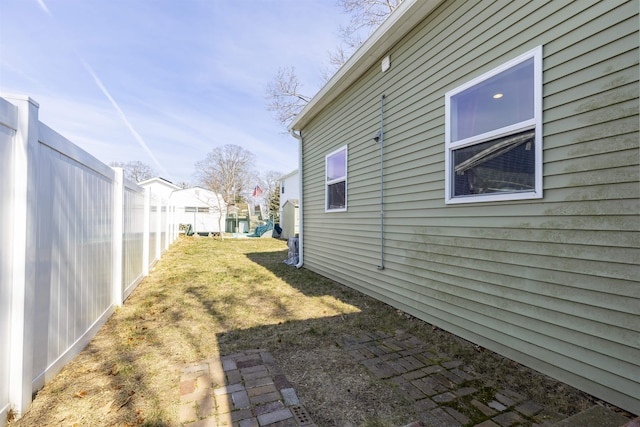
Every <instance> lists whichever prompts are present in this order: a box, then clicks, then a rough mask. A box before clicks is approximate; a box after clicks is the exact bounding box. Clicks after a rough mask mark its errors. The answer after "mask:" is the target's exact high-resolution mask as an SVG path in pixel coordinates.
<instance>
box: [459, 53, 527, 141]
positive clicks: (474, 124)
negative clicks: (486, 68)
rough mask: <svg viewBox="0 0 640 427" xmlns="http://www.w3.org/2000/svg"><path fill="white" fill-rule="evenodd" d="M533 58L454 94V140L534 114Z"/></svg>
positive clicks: (506, 124)
mask: <svg viewBox="0 0 640 427" xmlns="http://www.w3.org/2000/svg"><path fill="white" fill-rule="evenodd" d="M533 79H534V67H533V58H530V59H529V60H527V61H524V62H522V63H520V64H518V65H516V66H514V67H512V68H509V69H508V70H505V71H503V72H501V73H499V74H497V75H495V76H493V77H491V78H488V79H486V80H484V81H482V82H481V83H478V84H476V85H474V86H472V87H470V88H469V89H466V90H464V91H462V92H460V93H458V94H456V95H454V96H452V97H451V123H452V126H451V140H452V141H459V140H462V139H466V138H469V137H471V136H475V135H480V134H483V133H485V132H489V131H492V130H495V129H500V128H503V127H506V126H509V125H512V124H515V123H519V122H523V121H525V120H529V119H532V118H533V117H534V99H533Z"/></svg>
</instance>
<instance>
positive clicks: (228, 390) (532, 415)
mask: <svg viewBox="0 0 640 427" xmlns="http://www.w3.org/2000/svg"><path fill="white" fill-rule="evenodd" d="M338 345H339V346H340V347H341V348H342V349H343V350H344V351H346V352H347V353H348V354H349V355H351V357H352V358H353V360H354V363H361V364H362V365H364V366H365V367H366V368H367V369H368V370H369V372H370V373H371V375H372V376H374V377H376V378H378V379H381V380H383V381H388V382H389V386H390V387H394V388H395V389H396V391H397V392H398V393H402V394H403V395H404V396H405V397H406V398H408V399H410V400H411V401H412V402H413V406H414V408H415V409H416V412H417V413H418V414H419V419H418V420H415V421H414V422H412V423H411V424H408V425H407V426H405V427H454V426H473V427H510V426H530V427H551V426H554V425H556V424H557V423H559V422H561V420H562V418H563V417H562V415H560V414H557V413H554V412H551V411H549V410H548V409H547V408H545V406H544V405H543V404H541V403H543V402H534V401H531V400H527V399H526V398H525V397H523V396H521V395H519V394H518V393H516V392H514V391H511V390H494V389H492V388H490V387H487V386H485V385H484V384H483V383H482V381H481V380H480V379H479V378H477V377H476V376H475V375H474V374H473V373H472V371H471V369H469V368H468V367H466V366H464V365H463V363H462V362H460V361H456V360H455V359H454V358H452V357H451V356H450V355H448V354H445V353H441V352H440V353H437V352H435V351H434V350H433V349H432V348H430V346H429V345H428V344H427V343H425V342H423V341H422V340H420V339H418V338H416V337H415V336H413V335H411V334H409V333H406V332H404V331H396V333H395V334H393V335H389V334H386V333H383V332H373V333H362V334H359V335H356V336H345V337H343V338H342V340H340V342H338ZM607 416H608V415H607ZM605 419H606V417H605ZM620 420H624V417H622V416H620V419H617V421H620ZM639 420H640V419H639ZM639 420H636V421H632V423H633V422H636V423H640V421H639ZM611 421H612V423H611V425H615V426H618V425H619V424H616V421H614V420H613V419H612V420H611ZM180 423H181V424H182V425H183V426H188V427H218V426H229V427H262V426H269V427H317V426H316V424H314V422H313V421H312V420H311V417H310V416H309V414H308V412H307V411H306V410H305V408H304V407H303V406H302V405H301V403H300V400H299V399H298V396H297V394H296V391H295V389H294V387H293V385H292V384H291V383H290V382H289V381H288V380H287V378H286V376H285V375H284V374H283V372H282V370H281V369H280V368H279V367H278V365H277V363H276V361H275V360H274V358H273V356H272V355H271V353H269V352H268V351H267V350H249V351H245V352H241V353H235V354H231V355H227V356H223V357H221V358H214V359H210V360H205V361H202V362H200V363H198V364H195V365H192V366H186V367H184V368H183V369H182V377H181V381H180ZM632 425H633V426H635V425H634V424H631V423H630V424H629V426H632ZM638 426H639V427H640V424H638Z"/></svg>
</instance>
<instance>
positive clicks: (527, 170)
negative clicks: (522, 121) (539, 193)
mask: <svg viewBox="0 0 640 427" xmlns="http://www.w3.org/2000/svg"><path fill="white" fill-rule="evenodd" d="M534 144H535V133H534V132H532V131H527V132H523V133H519V134H516V135H510V136H508V137H504V138H498V139H495V140H492V141H488V142H483V143H481V144H475V145H471V146H469V147H464V148H460V149H457V150H453V154H452V155H453V165H454V174H455V177H454V180H455V188H454V194H455V195H456V196H464V195H472V194H487V193H505V192H518V191H533V190H534V189H535V150H534Z"/></svg>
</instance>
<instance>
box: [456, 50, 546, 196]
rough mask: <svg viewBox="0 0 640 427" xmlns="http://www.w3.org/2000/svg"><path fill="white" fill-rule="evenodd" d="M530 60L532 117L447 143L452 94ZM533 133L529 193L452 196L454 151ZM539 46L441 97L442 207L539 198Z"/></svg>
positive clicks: (540, 118) (540, 102) (540, 178)
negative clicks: (443, 115) (533, 159)
mask: <svg viewBox="0 0 640 427" xmlns="http://www.w3.org/2000/svg"><path fill="white" fill-rule="evenodd" d="M531 58H533V67H534V82H533V84H534V88H533V94H534V95H533V98H534V117H533V118H532V119H529V120H525V121H522V122H519V123H514V124H511V125H509V126H505V127H502V128H499V129H495V130H492V131H489V132H485V133H483V134H480V135H474V136H471V137H468V138H465V139H461V140H458V141H452V140H451V134H452V131H451V126H452V125H453V123H452V112H451V98H452V97H453V96H455V95H456V94H458V93H460V92H463V91H465V90H467V89H469V88H471V87H473V86H475V85H477V84H479V83H482V82H484V81H485V80H487V79H489V78H491V77H493V76H495V75H497V74H499V73H501V72H503V71H506V70H508V69H510V68H512V67H514V66H516V65H518V64H520V63H522V62H524V61H526V60H529V59H531ZM527 130H533V131H534V132H535V136H534V146H535V148H534V149H535V151H534V155H535V167H534V170H535V177H534V182H535V188H534V189H533V190H532V191H526V192H525V191H522V192H513V193H487V194H473V195H464V196H455V197H454V196H453V190H454V179H455V177H454V175H453V174H454V173H455V172H454V165H453V164H452V162H453V154H452V153H453V151H454V150H455V149H459V148H463V147H468V146H471V145H476V144H479V143H482V142H487V141H491V140H495V139H498V138H501V137H505V136H509V135H511V134H516V133H519V132H523V131H527ZM542 165H543V162H542V46H538V47H536V48H534V49H532V50H530V51H528V52H525V53H523V54H522V55H520V56H518V57H516V58H514V59H512V60H510V61H508V62H506V63H505V64H503V65H501V66H499V67H497V68H494V69H493V70H491V71H488V72H487V73H484V74H482V75H481V76H478V77H476V78H474V79H473V80H471V81H469V82H467V83H465V84H463V85H461V86H458V87H457V88H455V89H453V90H451V91H449V92H447V93H446V94H445V203H446V204H458V203H481V202H495V201H507V200H526V199H539V198H541V197H542Z"/></svg>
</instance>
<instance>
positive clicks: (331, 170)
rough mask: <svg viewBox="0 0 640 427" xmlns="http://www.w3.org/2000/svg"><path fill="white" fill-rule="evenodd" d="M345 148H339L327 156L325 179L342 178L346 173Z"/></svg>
mask: <svg viewBox="0 0 640 427" xmlns="http://www.w3.org/2000/svg"><path fill="white" fill-rule="evenodd" d="M346 159H347V150H346V149H343V150H340V151H338V152H336V153H334V154H332V155H330V156H329V157H327V181H333V180H334V179H340V178H343V177H344V176H345V175H346V174H347V162H346Z"/></svg>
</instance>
